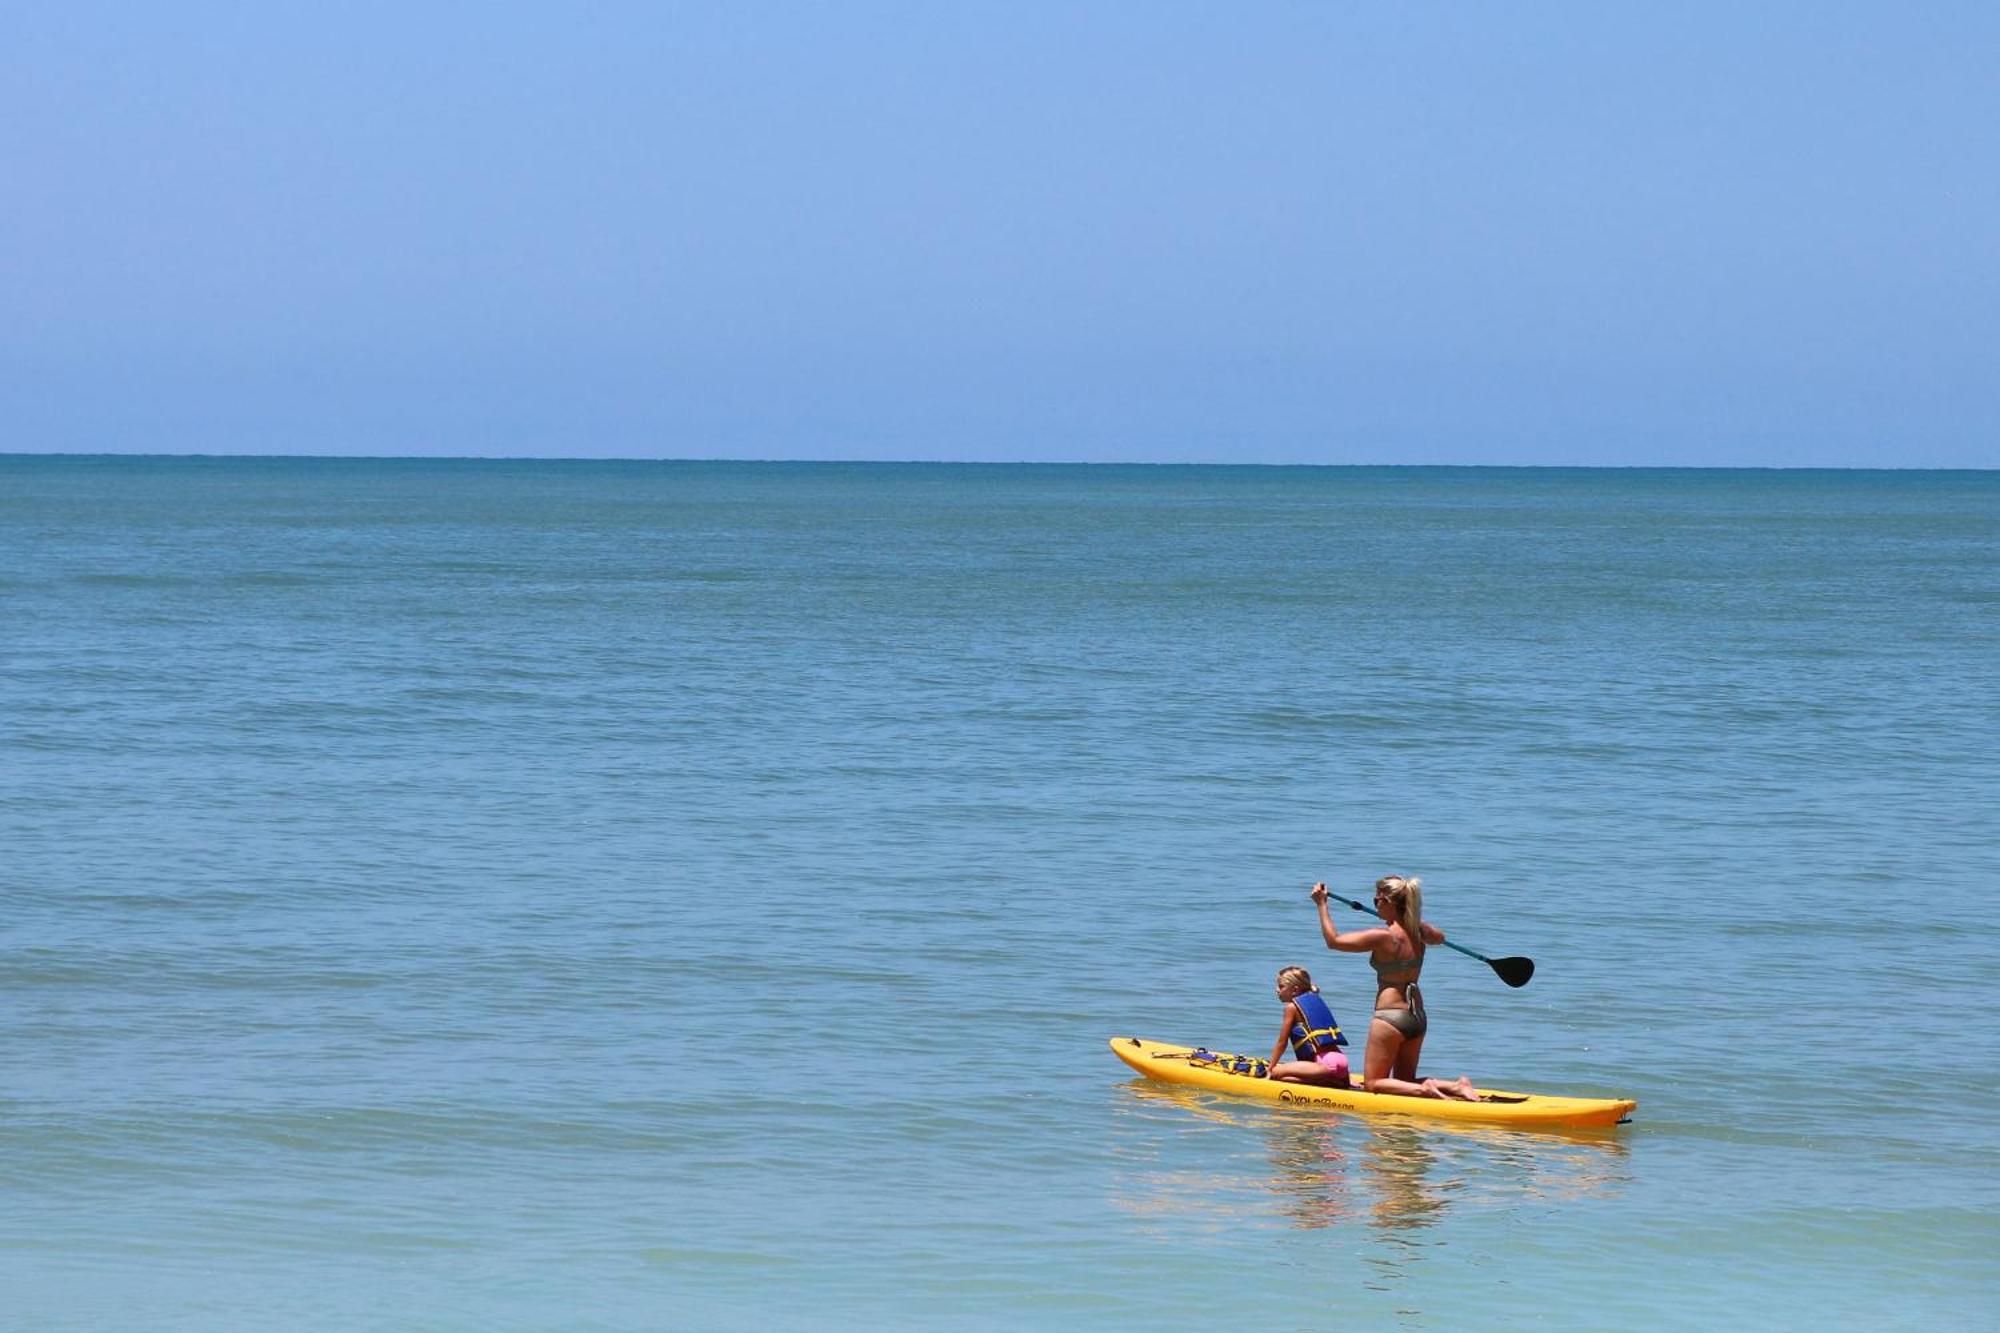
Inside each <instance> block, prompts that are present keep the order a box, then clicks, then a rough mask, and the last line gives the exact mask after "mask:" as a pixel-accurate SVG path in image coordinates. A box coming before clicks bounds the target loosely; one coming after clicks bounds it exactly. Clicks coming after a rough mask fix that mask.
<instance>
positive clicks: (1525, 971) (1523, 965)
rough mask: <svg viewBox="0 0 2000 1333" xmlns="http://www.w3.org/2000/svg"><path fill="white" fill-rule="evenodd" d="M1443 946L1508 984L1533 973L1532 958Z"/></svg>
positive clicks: (1349, 900)
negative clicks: (1496, 956) (1495, 955)
mask: <svg viewBox="0 0 2000 1333" xmlns="http://www.w3.org/2000/svg"><path fill="white" fill-rule="evenodd" d="M1326 896H1327V897H1329V898H1332V899H1333V900H1334V901H1336V902H1342V903H1346V904H1347V905H1348V906H1349V907H1352V908H1353V909H1354V910H1355V911H1357V912H1367V913H1369V914H1371V915H1372V914H1373V913H1374V910H1375V909H1373V908H1372V907H1368V906H1365V905H1364V904H1361V903H1357V902H1355V901H1354V899H1352V898H1349V897H1346V896H1344V895H1342V894H1338V893H1335V892H1333V891H1332V890H1331V889H1329V890H1327V894H1326ZM1444 946H1445V947H1446V948H1447V949H1456V950H1458V951H1459V952H1460V953H1462V954H1464V955H1466V956H1467V957H1468V958H1477V959H1478V960H1479V961H1480V962H1482V963H1484V964H1486V966H1488V967H1490V968H1492V969H1493V972H1494V975H1495V976H1498V977H1499V978H1500V979H1501V980H1502V981H1504V982H1506V983H1507V984H1508V985H1509V986H1525V985H1527V984H1528V978H1529V977H1531V976H1533V975H1534V974H1535V964H1534V961H1533V960H1532V959H1528V958H1501V959H1492V958H1488V957H1487V956H1486V955H1485V954H1483V953H1480V952H1479V951H1478V950H1476V949H1468V948H1466V947H1465V946H1464V945H1463V944H1454V943H1452V942H1451V941H1450V940H1446V941H1444ZM1516 977H1518V978H1520V979H1519V980H1516V979H1515V978H1516Z"/></svg>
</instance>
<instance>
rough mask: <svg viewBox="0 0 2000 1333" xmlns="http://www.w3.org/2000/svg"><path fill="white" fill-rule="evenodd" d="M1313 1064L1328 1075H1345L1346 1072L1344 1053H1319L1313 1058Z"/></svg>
mask: <svg viewBox="0 0 2000 1333" xmlns="http://www.w3.org/2000/svg"><path fill="white" fill-rule="evenodd" d="M1313 1063H1314V1064H1316V1065H1318V1066H1319V1067H1320V1068H1321V1069H1324V1070H1326V1071H1327V1072H1328V1073H1329V1074H1341V1075H1345V1074H1346V1073H1347V1072H1348V1069H1347V1052H1346V1051H1321V1052H1320V1053H1319V1054H1318V1055H1316V1056H1314V1057H1313Z"/></svg>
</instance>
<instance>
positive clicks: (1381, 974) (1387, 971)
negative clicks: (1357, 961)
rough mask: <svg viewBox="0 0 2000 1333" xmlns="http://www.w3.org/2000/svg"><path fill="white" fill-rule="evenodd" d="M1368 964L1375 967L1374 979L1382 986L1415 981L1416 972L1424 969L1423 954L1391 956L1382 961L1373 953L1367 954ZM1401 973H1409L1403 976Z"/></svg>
mask: <svg viewBox="0 0 2000 1333" xmlns="http://www.w3.org/2000/svg"><path fill="white" fill-rule="evenodd" d="M1368 966H1370V967H1372V968H1374V969H1375V980H1376V982H1377V984H1379V985H1383V986H1407V985H1410V984H1411V983H1413V982H1414V981H1416V979H1417V974H1418V973H1419V972H1421V971H1423V970H1424V956H1423V955H1422V954H1418V955H1417V956H1416V957H1415V958H1392V959H1390V960H1389V961H1388V962H1386V963H1385V962H1383V961H1382V960H1381V959H1379V958H1377V957H1376V956H1375V955H1374V954H1372V953H1371V954H1369V955H1368ZM1402 973H1408V974H1409V975H1407V976H1403V975H1400V974H1402Z"/></svg>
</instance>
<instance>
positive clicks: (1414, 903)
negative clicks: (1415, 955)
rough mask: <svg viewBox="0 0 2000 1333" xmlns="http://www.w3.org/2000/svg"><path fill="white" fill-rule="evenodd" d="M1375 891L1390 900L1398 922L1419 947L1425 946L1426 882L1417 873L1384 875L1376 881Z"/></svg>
mask: <svg viewBox="0 0 2000 1333" xmlns="http://www.w3.org/2000/svg"><path fill="white" fill-rule="evenodd" d="M1375 892H1377V893H1379V894H1381V895H1382V896H1383V897H1385V898H1387V899H1388V900H1389V908H1390V910H1391V911H1393V912H1394V913H1395V914H1396V923H1397V924H1398V925H1400V926H1401V927H1402V928H1403V933H1404V934H1406V935H1408V936H1409V937H1410V943H1412V944H1414V945H1416V946H1417V948H1418V949H1422V948H1423V947H1424V882H1423V881H1422V880H1420V879H1418V878H1417V877H1416V876H1415V875H1384V876H1382V878H1380V879H1378V880H1376V881H1375Z"/></svg>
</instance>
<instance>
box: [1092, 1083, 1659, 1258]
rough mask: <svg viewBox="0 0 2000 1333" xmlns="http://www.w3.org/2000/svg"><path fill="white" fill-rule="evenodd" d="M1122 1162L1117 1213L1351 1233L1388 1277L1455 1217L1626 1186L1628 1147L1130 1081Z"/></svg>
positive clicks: (1588, 1135) (1599, 1138)
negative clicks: (1370, 1247) (1362, 1236)
mask: <svg viewBox="0 0 2000 1333" xmlns="http://www.w3.org/2000/svg"><path fill="white" fill-rule="evenodd" d="M1119 1091H1120V1095H1121V1096H1122V1097H1123V1098H1125V1101H1126V1104H1127V1106H1129V1108H1130V1109H1131V1111H1132V1112H1133V1114H1132V1115H1131V1116H1129V1117H1125V1118H1123V1119H1122V1120H1121V1124H1123V1125H1125V1126H1126V1127H1127V1132H1126V1133H1125V1134H1124V1136H1123V1141H1122V1142H1121V1143H1120V1145H1119V1146H1120V1155H1121V1156H1123V1157H1125V1158H1128V1159H1142V1160H1143V1162H1144V1165H1140V1163H1139V1161H1133V1162H1132V1164H1131V1168H1130V1169H1128V1170H1126V1171H1123V1172H1121V1173H1120V1175H1119V1177H1118V1180H1119V1190H1120V1196H1119V1197H1118V1199H1117V1200H1116V1201H1117V1203H1118V1205H1119V1206H1120V1207H1121V1208H1123V1209H1124V1210H1126V1211H1127V1212H1130V1213H1133V1214H1138V1215H1143V1216H1150V1217H1173V1218H1179V1219H1187V1220H1194V1221H1197V1222H1203V1223H1208V1224H1211V1225H1230V1226H1241V1225H1244V1224H1249V1225H1265V1226H1270V1225H1283V1226H1287V1227H1293V1228H1298V1229H1301V1230H1315V1229H1325V1228H1337V1227H1340V1226H1343V1225H1348V1224H1359V1225H1363V1226H1365V1227H1367V1228H1369V1229H1370V1230H1371V1231H1373V1232H1374V1233H1375V1234H1376V1237H1377V1239H1378V1241H1379V1240H1389V1241H1392V1242H1394V1243H1393V1244H1391V1245H1389V1246H1381V1247H1377V1248H1376V1250H1375V1257H1374V1258H1372V1259H1371V1263H1373V1264H1374V1265H1375V1266H1376V1267H1377V1268H1378V1270H1386V1271H1384V1276H1385V1277H1388V1276H1399V1275H1400V1273H1399V1272H1398V1270H1399V1269H1400V1267H1401V1266H1402V1265H1403V1264H1405V1263H1407V1262H1409V1261H1410V1260H1412V1259H1414V1258H1416V1257H1418V1253H1419V1252H1420V1251H1421V1249H1422V1247H1423V1245H1424V1240H1423V1234H1422V1233H1423V1232H1424V1230H1425V1229H1426V1228H1429V1227H1430V1226H1431V1225H1433V1224H1434V1223H1436V1222H1437V1221H1438V1220H1439V1219H1440V1218H1442V1217H1443V1216H1444V1215H1445V1213H1446V1212H1448V1211H1449V1210H1451V1209H1453V1208H1475V1209H1477V1208H1498V1209H1509V1208H1515V1207H1519V1206H1521V1205H1522V1204H1524V1203H1534V1204H1537V1205H1541V1204H1546V1203H1550V1202H1554V1201H1558V1200H1570V1199H1579V1198H1585V1197H1589V1196H1593V1195H1595V1196H1603V1195H1609V1194H1612V1193H1615V1192H1617V1191H1618V1190H1619V1189H1620V1188H1622V1187H1623V1186H1624V1185H1625V1184H1626V1183H1628V1181H1629V1175H1628V1165H1629V1164H1628V1161H1627V1148H1626V1145H1625V1144H1624V1143H1622V1142H1621V1141H1619V1140H1618V1139H1617V1138H1616V1137H1614V1136H1613V1135H1611V1134H1609V1133H1605V1132H1602V1131H1579V1132H1575V1133H1546V1132H1536V1133H1528V1132H1524V1131H1520V1130H1506V1129H1493V1128H1487V1127H1479V1126H1468V1125H1452V1124H1448V1123H1444V1122H1437V1123H1426V1122H1417V1121H1399V1120H1393V1119H1384V1118H1381V1117H1369V1116H1356V1115H1342V1114H1340V1113H1338V1112H1325V1111H1303V1110H1295V1109H1280V1108H1273V1107H1267V1106H1263V1105H1256V1104H1246V1103H1242V1102H1234V1101H1231V1100H1229V1099H1228V1098H1224V1097H1218V1096H1216V1095H1215V1094H1212V1093H1207V1092H1203V1091H1201V1090H1199V1089H1194V1088H1183V1087H1174V1086H1169V1085H1161V1084H1156V1083H1146V1082H1140V1081H1135V1082H1133V1083H1130V1084H1127V1085H1124V1086H1123V1087H1122V1088H1121V1089H1120V1090H1119Z"/></svg>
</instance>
